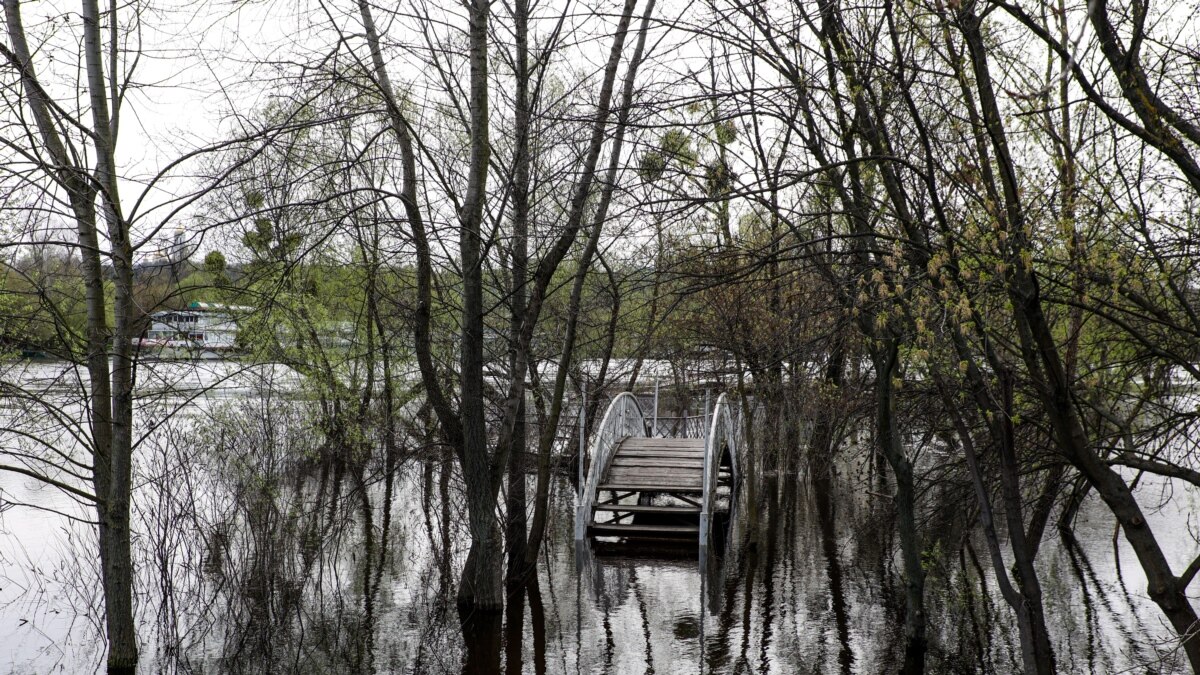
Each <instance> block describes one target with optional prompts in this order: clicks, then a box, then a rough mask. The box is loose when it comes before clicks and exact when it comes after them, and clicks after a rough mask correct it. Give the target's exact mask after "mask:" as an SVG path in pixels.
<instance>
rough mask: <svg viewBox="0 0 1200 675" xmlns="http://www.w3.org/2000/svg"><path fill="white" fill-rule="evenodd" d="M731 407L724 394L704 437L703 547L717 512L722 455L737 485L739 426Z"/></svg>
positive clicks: (701, 516) (719, 399) (701, 527)
mask: <svg viewBox="0 0 1200 675" xmlns="http://www.w3.org/2000/svg"><path fill="white" fill-rule="evenodd" d="M731 408H732V404H731V403H730V402H729V396H728V394H724V393H723V394H721V396H720V398H718V399H717V404H716V406H714V407H713V411H712V422H711V423H710V424H709V428H708V434H707V435H706V436H705V438H704V496H703V503H702V505H701V509H700V545H701V546H707V544H708V535H709V524H710V521H711V517H712V513H713V511H715V510H716V508H715V507H716V503H717V480H718V476H719V473H720V470H721V455H722V454H723V451H728V452H729V464H730V468H731V470H732V471H731V472H732V474H733V475H732V478H733V482H734V485H736V484H737V482H738V479H739V474H738V441H739V438H738V437H739V435H740V433H739V429H738V427H739V426H740V425H735V424H734V417H733V413H732V410H731Z"/></svg>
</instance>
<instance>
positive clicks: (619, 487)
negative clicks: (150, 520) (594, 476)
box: [597, 481, 704, 494]
mask: <svg viewBox="0 0 1200 675" xmlns="http://www.w3.org/2000/svg"><path fill="white" fill-rule="evenodd" d="M597 489H600V490H614V491H616V492H682V493H684V494H703V492H704V486H703V485H702V484H698V483H692V484H688V485H680V484H674V485H664V484H661V483H659V484H655V483H651V482H628V481H626V482H621V483H616V482H611V483H604V484H602V485H600V486H599V487H598V488H597Z"/></svg>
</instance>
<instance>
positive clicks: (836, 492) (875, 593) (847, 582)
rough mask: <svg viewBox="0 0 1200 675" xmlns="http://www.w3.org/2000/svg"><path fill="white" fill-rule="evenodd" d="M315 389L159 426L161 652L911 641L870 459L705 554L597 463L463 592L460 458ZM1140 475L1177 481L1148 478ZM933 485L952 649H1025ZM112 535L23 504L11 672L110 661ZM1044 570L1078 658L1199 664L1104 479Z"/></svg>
mask: <svg viewBox="0 0 1200 675" xmlns="http://www.w3.org/2000/svg"><path fill="white" fill-rule="evenodd" d="M302 408H303V406H302V405H301V404H299V403H297V402H295V401H292V402H287V401H279V400H266V399H260V398H251V399H247V400H245V401H233V402H228V401H226V402H221V403H219V404H212V405H210V406H208V407H207V408H206V409H205V412H204V413H203V414H202V415H193V416H192V417H190V418H187V417H184V418H176V419H175V421H173V422H172V423H171V425H165V424H164V425H162V426H161V427H159V428H158V429H156V432H155V435H154V437H153V439H151V440H152V441H153V442H150V441H148V442H147V443H146V444H144V445H143V446H142V448H141V449H140V450H139V453H140V456H139V467H140V473H139V477H138V488H137V503H136V508H135V513H134V518H135V522H137V523H138V526H137V539H136V541H135V548H136V555H137V558H138V560H139V569H138V578H139V585H138V588H139V595H138V599H137V612H138V616H139V619H140V621H141V629H142V634H141V639H142V649H143V651H142V654H143V660H142V664H141V667H140V668H139V670H140V672H143V673H304V674H306V675H317V674H319V673H360V672H361V673H460V672H472V673H496V672H505V673H538V674H540V673H554V674H564V675H565V674H567V673H614V674H616V673H637V674H642V673H655V674H667V673H688V674H690V673H707V672H712V673H885V672H894V671H895V670H896V668H897V667H898V664H899V663H900V656H901V652H902V640H901V637H902V636H901V632H902V628H901V626H902V622H903V617H902V613H903V595H902V592H901V590H900V588H899V585H898V575H899V569H900V560H899V556H898V553H897V549H898V543H897V541H896V537H895V534H894V531H893V528H892V525H891V517H890V498H889V497H888V494H890V490H889V488H888V486H887V484H886V483H880V482H879V481H878V480H876V479H875V478H873V477H870V476H869V475H868V473H867V472H866V470H865V469H863V468H859V467H857V466H855V465H854V464H853V463H847V464H846V465H844V466H841V467H840V468H839V470H838V471H836V472H834V473H833V475H832V477H827V478H824V479H820V480H818V479H814V478H813V477H812V476H810V475H808V474H810V473H812V472H809V471H806V472H804V474H805V475H803V476H801V477H795V476H792V477H776V478H769V479H763V480H761V481H760V482H759V483H758V484H757V486H756V489H757V497H758V504H757V506H756V507H755V508H750V506H749V504H748V503H747V502H746V500H745V499H743V500H742V503H741V505H740V506H739V508H738V509H737V512H736V514H735V517H734V518H733V521H732V522H731V523H730V524H729V527H728V531H727V533H726V535H725V537H726V538H725V540H724V546H723V550H721V551H719V552H718V551H715V550H714V551H712V552H708V553H707V554H706V555H705V556H704V557H703V558H701V556H700V554H699V552H698V551H697V550H696V549H694V548H693V549H685V550H683V551H682V552H676V554H675V555H671V556H667V555H663V556H662V557H657V558H650V559H646V558H638V557H634V556H632V555H630V552H629V551H622V550H620V549H619V548H618V549H617V550H616V551H613V550H611V549H612V548H613V547H611V546H590V545H587V546H583V547H581V548H577V546H576V543H575V542H574V541H573V521H572V519H573V514H574V508H573V506H574V493H573V487H572V485H571V483H570V482H569V481H568V480H566V479H565V478H557V479H556V482H555V485H554V494H553V498H552V501H553V507H552V515H553V517H552V519H551V522H550V524H549V527H550V532H549V538H548V540H547V544H546V546H545V548H544V550H543V552H542V555H541V564H540V566H539V575H538V579H537V583H536V584H531V585H530V587H529V588H527V589H525V590H524V591H523V592H519V593H517V594H516V595H515V596H514V597H511V598H510V600H509V604H508V608H507V611H506V612H504V613H503V614H491V615H487V614H475V615H468V616H460V615H459V613H458V611H457V610H456V609H455V607H454V604H453V597H454V586H455V578H456V576H457V574H458V571H459V568H460V566H461V563H462V559H463V557H464V555H465V552H466V548H467V546H466V544H467V542H466V540H465V527H464V520H465V518H464V515H465V514H464V511H463V508H462V496H461V494H462V490H461V484H460V482H459V479H458V477H457V475H456V473H455V470H454V468H453V463H452V462H450V461H446V460H443V459H442V458H439V457H431V456H429V455H428V454H425V455H418V454H414V453H416V452H417V451H416V450H415V449H414V448H405V449H404V452H405V453H406V456H407V457H408V459H406V460H405V461H403V462H402V463H400V464H399V466H398V468H397V471H396V473H395V476H396V478H395V480H393V481H392V482H391V483H390V484H389V482H388V481H387V480H385V478H384V474H383V471H382V468H381V466H380V465H379V463H378V462H376V461H374V460H372V461H367V462H363V463H360V464H357V465H355V464H353V463H351V462H348V461H346V460H345V459H344V458H340V457H338V456H336V455H332V454H330V453H329V452H328V450H329V449H328V448H325V447H322V446H315V445H313V443H314V441H313V438H314V436H315V435H314V434H313V433H312V432H311V430H308V429H307V427H306V425H305V423H304V421H303V420H304V419H305V418H304V414H305V413H304V410H303V409H302ZM421 452H426V453H427V451H421ZM532 487H533V486H532V477H531V478H530V494H532ZM1156 490H1157V491H1159V492H1158V493H1156V492H1155V491H1156ZM0 491H2V494H3V498H4V499H5V500H6V503H11V502H22V503H26V504H32V505H34V506H35V507H41V508H53V509H57V510H60V511H66V512H67V513H68V514H74V515H77V516H81V517H84V518H86V517H88V515H89V514H88V512H87V510H86V509H85V508H84V507H83V506H81V505H78V504H75V503H73V502H71V501H70V500H69V499H66V498H65V497H63V495H62V494H61V493H57V492H54V491H50V490H47V489H41V488H37V487H36V486H34V485H33V484H31V483H29V482H28V481H26V480H23V479H19V478H16V477H13V476H12V475H3V474H0ZM1139 495H1141V496H1142V498H1143V499H1144V500H1146V501H1147V502H1148V503H1152V502H1155V501H1156V496H1163V497H1165V496H1167V492H1166V491H1165V489H1164V488H1163V487H1162V486H1161V485H1156V484H1154V483H1152V482H1147V481H1143V483H1142V484H1141V487H1139ZM747 496H748V490H743V492H742V497H743V498H745V497H747ZM922 499H923V504H925V505H927V509H926V514H925V519H924V523H923V527H924V531H925V532H927V533H930V541H929V544H928V546H927V549H928V554H927V556H928V557H927V560H926V569H927V570H928V576H929V580H928V585H927V591H926V599H927V611H928V616H929V633H930V639H931V645H930V652H929V655H928V663H929V671H930V672H933V673H968V672H987V673H1009V672H1014V671H1016V670H1018V663H1017V659H1018V658H1019V654H1018V651H1017V649H1016V639H1017V638H1016V634H1017V631H1016V628H1015V625H1014V624H1013V620H1012V612H1011V610H1010V609H1009V608H1008V607H1007V606H1006V605H1005V604H1004V603H1003V601H1002V599H1001V598H1000V595H999V593H998V591H996V589H995V586H994V583H993V582H992V575H991V571H990V568H989V567H988V562H987V558H986V552H985V550H984V548H983V545H982V542H981V541H979V540H977V539H973V538H972V535H971V534H970V532H969V531H968V530H970V529H971V528H973V525H974V524H973V523H971V522H963V519H964V518H965V516H964V515H963V514H964V513H965V512H966V509H965V508H964V507H963V504H962V502H961V500H962V499H963V496H962V493H961V492H959V491H956V490H951V489H943V488H941V487H937V488H929V489H927V490H926V491H925V493H924V496H923V498H922ZM1181 499H1182V497H1180V496H1178V495H1176V496H1175V499H1174V500H1171V501H1169V502H1168V501H1166V500H1165V499H1162V500H1157V501H1163V502H1164V503H1165V504H1166V506H1165V507H1164V508H1163V509H1161V510H1160V511H1158V512H1156V513H1155V514H1154V515H1153V521H1152V524H1153V525H1154V527H1155V528H1156V531H1158V532H1159V533H1160V538H1161V539H1163V541H1164V544H1165V548H1166V550H1167V552H1168V555H1169V556H1170V559H1171V561H1172V563H1173V564H1175V565H1182V564H1184V563H1183V562H1181V561H1186V560H1187V559H1188V556H1190V555H1194V554H1195V553H1196V551H1197V548H1198V546H1197V543H1196V541H1195V538H1194V537H1192V536H1190V532H1191V529H1190V525H1191V523H1190V520H1189V518H1190V516H1191V514H1193V513H1195V512H1196V509H1195V506H1196V505H1195V504H1193V503H1191V502H1186V501H1181ZM965 531H966V532H967V533H966V534H965V535H964V532H965ZM385 532H386V536H385ZM368 534H369V536H368ZM963 540H966V541H968V542H971V544H970V545H969V546H966V547H963V546H959V542H961V541H963ZM1114 542H1115V543H1114ZM93 550H94V543H93V541H92V536H91V534H90V528H89V527H88V526H87V525H86V524H85V523H73V522H71V521H70V520H68V519H67V518H64V517H63V516H61V515H56V514H53V513H49V512H46V511H44V510H40V509H39V508H31V507H29V506H15V507H12V508H6V509H5V510H3V512H0V673H22V674H24V673H39V674H40V673H53V672H62V673H76V672H99V671H101V670H102V666H101V664H102V658H103V643H102V639H101V636H102V634H103V632H102V624H101V622H100V616H101V613H100V609H101V606H102V604H101V601H100V598H99V597H98V594H97V583H96V564H95V560H94V554H92V553H91V551H93ZM1039 570H1040V572H1041V575H1042V582H1043V586H1044V590H1045V595H1046V610H1047V614H1048V616H1049V617H1050V630H1051V633H1052V638H1053V641H1054V645H1055V650H1056V654H1057V657H1058V659H1059V665H1060V669H1061V671H1062V672H1069V673H1121V672H1133V673H1139V674H1143V673H1174V672H1185V666H1184V663H1183V661H1182V660H1181V658H1180V657H1181V655H1180V654H1177V653H1175V652H1174V651H1173V650H1172V646H1173V645H1172V642H1171V639H1170V635H1171V633H1170V630H1169V629H1168V628H1166V627H1165V626H1164V621H1163V619H1162V618H1161V615H1160V614H1159V613H1158V611H1157V609H1156V608H1155V607H1154V606H1153V605H1152V604H1151V603H1150V602H1149V601H1148V600H1146V599H1145V597H1144V588H1145V580H1144V578H1143V577H1142V576H1141V574H1140V570H1139V568H1138V565H1137V562H1136V559H1135V558H1134V557H1133V555H1132V553H1131V552H1130V550H1129V548H1128V546H1127V545H1126V544H1125V543H1124V541H1123V539H1121V538H1118V539H1116V540H1114V538H1113V529H1112V520H1111V518H1109V517H1107V515H1106V513H1105V510H1104V507H1103V505H1102V504H1100V503H1099V502H1097V501H1094V500H1093V501H1089V502H1088V503H1087V504H1085V507H1084V509H1083V510H1082V512H1081V515H1080V519H1079V522H1078V523H1077V527H1076V536H1075V539H1074V540H1063V539H1062V538H1060V536H1059V534H1058V533H1057V531H1055V530H1054V529H1053V528H1051V529H1050V530H1048V533H1047V541H1046V542H1045V544H1044V545H1043V549H1042V552H1041V553H1040V554H1039Z"/></svg>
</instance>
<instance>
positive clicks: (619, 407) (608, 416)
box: [575, 392, 647, 540]
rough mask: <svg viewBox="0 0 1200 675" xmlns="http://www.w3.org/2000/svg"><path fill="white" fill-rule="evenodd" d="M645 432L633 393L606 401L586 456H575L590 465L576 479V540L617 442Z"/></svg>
mask: <svg viewBox="0 0 1200 675" xmlns="http://www.w3.org/2000/svg"><path fill="white" fill-rule="evenodd" d="M646 435H647V434H646V418H645V416H643V415H642V406H641V405H640V404H639V403H638V400H637V397H636V396H634V395H633V394H630V393H629V392H624V393H621V394H618V395H617V397H616V398H614V399H613V400H612V402H610V403H609V404H608V409H607V410H605V411H604V417H603V418H602V419H601V420H600V424H599V426H597V427H596V429H595V431H593V433H592V438H591V442H590V443H589V444H588V446H587V455H586V457H580V458H579V461H580V463H581V466H582V463H583V462H584V461H585V460H589V461H590V462H589V463H590V466H588V471H587V478H586V480H584V481H581V483H580V491H579V500H578V505H577V506H576V507H575V539H576V540H579V539H583V538H584V537H585V536H587V526H588V520H589V519H590V518H591V517H592V511H593V509H594V508H595V506H596V493H597V491H598V488H599V486H600V478H601V477H602V476H603V475H604V474H605V473H606V472H607V471H608V466H609V464H612V459H613V456H614V455H616V450H617V446H618V445H620V444H621V441H622V440H623V439H625V438H629V437H634V438H644V437H645V436H646Z"/></svg>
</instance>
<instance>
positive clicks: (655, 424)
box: [650, 376, 658, 437]
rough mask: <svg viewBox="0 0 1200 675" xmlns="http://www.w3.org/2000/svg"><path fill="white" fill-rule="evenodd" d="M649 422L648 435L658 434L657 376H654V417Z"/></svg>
mask: <svg viewBox="0 0 1200 675" xmlns="http://www.w3.org/2000/svg"><path fill="white" fill-rule="evenodd" d="M653 420H654V421H653V422H651V423H650V436H651V437H655V436H658V377H657V376H656V377H655V378H654V417H653Z"/></svg>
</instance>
